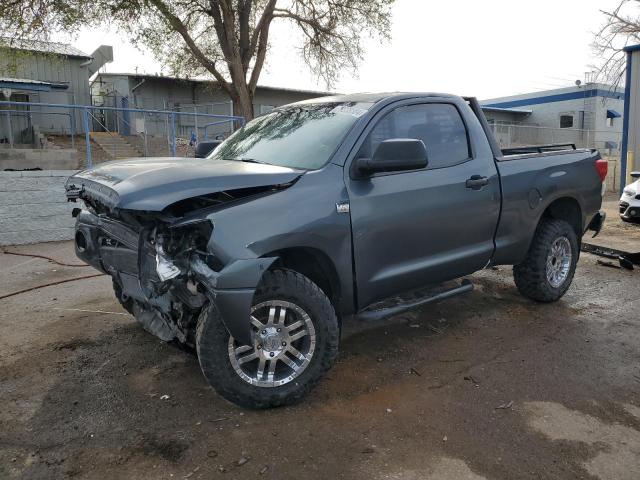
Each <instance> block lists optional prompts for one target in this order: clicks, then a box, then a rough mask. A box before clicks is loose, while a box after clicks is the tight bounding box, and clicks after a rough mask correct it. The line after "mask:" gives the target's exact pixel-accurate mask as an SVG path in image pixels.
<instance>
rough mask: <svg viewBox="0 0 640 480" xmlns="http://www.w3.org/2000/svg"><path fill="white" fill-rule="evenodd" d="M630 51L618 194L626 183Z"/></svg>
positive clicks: (628, 52) (629, 110) (629, 103)
mask: <svg viewBox="0 0 640 480" xmlns="http://www.w3.org/2000/svg"><path fill="white" fill-rule="evenodd" d="M632 58H633V57H632V52H631V51H629V50H627V70H626V72H625V73H626V75H625V89H624V118H623V119H622V148H621V151H620V187H619V190H620V195H622V191H623V190H624V187H625V186H626V185H627V156H628V153H629V117H631V88H632V86H631V68H632V66H633V62H632V61H631V60H632Z"/></svg>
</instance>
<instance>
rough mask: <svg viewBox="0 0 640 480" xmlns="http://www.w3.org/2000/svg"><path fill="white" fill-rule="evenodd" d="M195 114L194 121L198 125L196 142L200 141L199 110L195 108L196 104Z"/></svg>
mask: <svg viewBox="0 0 640 480" xmlns="http://www.w3.org/2000/svg"><path fill="white" fill-rule="evenodd" d="M193 113H195V115H194V116H193V121H194V122H195V125H196V142H197V141H198V140H199V139H200V133H199V132H198V109H197V107H196V106H195V104H194V105H193Z"/></svg>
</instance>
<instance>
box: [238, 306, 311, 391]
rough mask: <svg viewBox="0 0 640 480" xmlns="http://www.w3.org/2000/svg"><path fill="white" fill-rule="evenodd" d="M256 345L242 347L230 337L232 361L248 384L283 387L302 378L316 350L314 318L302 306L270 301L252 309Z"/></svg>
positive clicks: (252, 324) (254, 343)
mask: <svg viewBox="0 0 640 480" xmlns="http://www.w3.org/2000/svg"><path fill="white" fill-rule="evenodd" d="M251 326H252V328H253V338H254V341H253V345H252V346H249V345H239V344H238V342H236V341H235V339H234V338H233V337H229V360H230V361H231V365H232V366H233V369H234V370H235V371H236V373H237V374H238V375H239V376H240V378H242V379H243V380H244V381H245V382H247V383H249V384H251V385H256V386H258V387H279V386H281V385H285V384H287V383H289V382H291V381H292V380H293V379H294V378H296V377H298V376H299V375H300V374H301V373H302V372H304V370H305V369H306V368H307V366H308V365H309V362H310V361H311V358H312V357H313V352H314V351H315V348H316V331H315V328H314V326H313V322H312V321H311V317H309V315H308V314H307V312H305V311H304V310H303V309H302V308H300V307H299V306H298V305H296V304H294V303H291V302H285V301H281V300H269V301H266V302H262V303H259V304H257V305H254V306H253V307H252V308H251Z"/></svg>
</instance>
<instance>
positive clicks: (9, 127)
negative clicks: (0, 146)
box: [6, 112, 13, 148]
mask: <svg viewBox="0 0 640 480" xmlns="http://www.w3.org/2000/svg"><path fill="white" fill-rule="evenodd" d="M6 115H7V128H8V129H9V146H10V147H11V148H13V130H12V127H11V114H10V113H9V112H7V113H6Z"/></svg>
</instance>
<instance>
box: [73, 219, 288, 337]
mask: <svg viewBox="0 0 640 480" xmlns="http://www.w3.org/2000/svg"><path fill="white" fill-rule="evenodd" d="M75 251H76V255H77V256H78V257H79V258H80V259H82V260H84V261H85V262H87V263H88V264H89V265H91V266H93V267H95V268H97V269H98V270H100V271H102V272H104V273H107V274H109V275H111V276H112V277H114V278H115V279H116V280H117V281H118V283H119V284H120V285H121V287H122V291H123V294H124V295H127V296H128V297H131V298H133V299H134V300H135V301H136V302H138V303H139V304H141V305H144V306H147V307H150V308H152V309H153V310H155V311H156V312H158V313H160V314H161V315H162V316H163V317H165V318H166V321H167V322H171V321H172V319H171V318H172V315H171V312H170V309H171V308H172V303H174V302H180V301H182V302H184V301H185V297H184V292H185V290H186V288H183V287H186V283H187V279H188V278H193V279H195V280H196V281H197V282H198V283H199V284H200V285H202V287H204V290H205V292H206V298H208V300H209V301H210V302H213V303H214V304H215V307H216V308H217V309H218V311H219V313H220V316H221V318H222V321H223V322H224V324H225V326H226V328H227V330H229V333H230V334H231V335H232V336H233V337H234V338H235V339H236V340H238V341H239V342H241V343H244V344H251V342H252V338H251V326H250V325H251V324H250V312H251V305H252V303H253V295H254V293H255V289H256V287H257V286H258V283H259V282H260V279H261V278H262V275H263V273H264V272H265V271H266V270H268V268H269V267H270V266H271V264H272V263H273V262H274V261H275V260H276V259H277V257H269V258H251V259H239V260H234V261H231V262H229V263H227V264H226V265H225V266H224V267H223V268H221V269H220V270H219V271H214V270H212V269H211V268H210V267H209V266H208V265H207V264H206V263H205V262H204V261H203V260H202V258H201V257H200V256H199V255H195V254H194V255H192V256H191V257H190V258H189V260H188V262H187V263H186V264H183V265H180V268H181V275H179V276H177V277H176V278H173V279H170V280H167V281H166V282H163V281H162V280H161V279H160V278H159V276H158V274H157V271H156V257H155V254H154V252H155V249H154V247H153V246H150V245H149V243H148V242H143V241H141V240H140V235H139V233H138V232H137V231H135V230H133V229H132V228H130V227H129V226H127V225H124V224H123V223H120V222H117V221H114V220H111V219H108V218H105V217H102V216H97V215H94V214H92V213H91V212H88V211H82V212H80V214H79V215H78V217H77V222H76V235H75ZM150 284H154V285H161V284H163V285H166V286H167V287H169V288H162V289H161V290H162V291H163V292H164V293H162V294H157V295H156V292H154V291H153V289H151V288H149V285H150ZM172 286H179V287H180V288H179V289H180V291H181V292H182V295H181V296H179V297H174V296H172V295H173V294H172V292H173V291H174V289H173V288H171V287H172ZM200 297H202V298H204V297H203V296H202V295H200ZM187 300H188V299H187ZM187 304H188V303H187ZM188 306H189V307H190V308H192V309H193V308H194V306H195V307H196V308H197V306H198V304H197V303H195V304H194V305H188ZM200 306H202V302H200Z"/></svg>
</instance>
